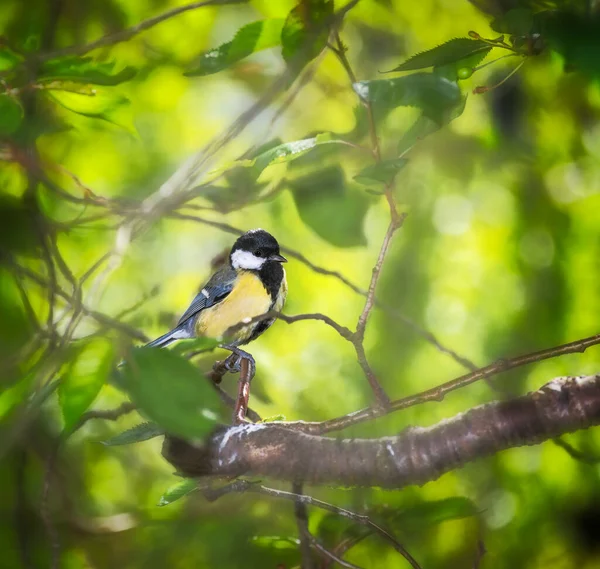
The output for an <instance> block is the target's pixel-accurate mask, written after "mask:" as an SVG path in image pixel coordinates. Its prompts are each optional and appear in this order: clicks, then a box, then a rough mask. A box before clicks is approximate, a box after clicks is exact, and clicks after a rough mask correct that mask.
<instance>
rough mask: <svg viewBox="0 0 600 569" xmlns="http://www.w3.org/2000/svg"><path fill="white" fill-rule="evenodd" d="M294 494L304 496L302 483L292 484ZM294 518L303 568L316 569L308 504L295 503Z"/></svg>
mask: <svg viewBox="0 0 600 569" xmlns="http://www.w3.org/2000/svg"><path fill="white" fill-rule="evenodd" d="M292 492H293V493H294V494H304V491H303V488H302V482H300V481H295V482H292ZM294 516H295V517H296V525H297V526H298V537H299V539H300V556H301V559H302V563H301V568H302V569H314V566H315V564H314V560H313V558H312V552H311V550H310V545H311V537H312V536H311V533H310V531H309V529H308V511H307V509H306V504H304V503H303V502H299V501H296V502H294Z"/></svg>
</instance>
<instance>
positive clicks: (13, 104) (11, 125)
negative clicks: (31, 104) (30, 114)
mask: <svg viewBox="0 0 600 569" xmlns="http://www.w3.org/2000/svg"><path fill="white" fill-rule="evenodd" d="M23 115H24V112H23V107H22V106H21V103H20V102H19V100H18V99H17V98H16V97H12V96H11V95H7V94H6V93H2V94H0V136H5V135H7V134H12V133H13V132H15V131H16V130H17V129H18V128H19V126H21V122H22V121H23Z"/></svg>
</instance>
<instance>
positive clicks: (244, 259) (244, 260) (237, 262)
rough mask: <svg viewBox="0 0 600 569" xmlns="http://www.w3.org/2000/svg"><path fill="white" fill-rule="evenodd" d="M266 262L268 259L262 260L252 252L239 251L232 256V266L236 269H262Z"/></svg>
mask: <svg viewBox="0 0 600 569" xmlns="http://www.w3.org/2000/svg"><path fill="white" fill-rule="evenodd" d="M265 261H266V259H261V258H260V257H257V256H256V255H254V254H253V253H250V251H244V250H243V249H238V250H237V251H234V252H233V254H232V255H231V264H232V266H233V268H234V269H246V270H255V269H260V268H261V267H262V266H263V264H264V262H265Z"/></svg>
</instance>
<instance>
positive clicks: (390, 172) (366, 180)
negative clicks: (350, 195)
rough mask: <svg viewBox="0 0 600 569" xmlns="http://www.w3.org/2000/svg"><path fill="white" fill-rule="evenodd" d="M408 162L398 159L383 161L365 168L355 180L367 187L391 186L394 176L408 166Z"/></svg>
mask: <svg viewBox="0 0 600 569" xmlns="http://www.w3.org/2000/svg"><path fill="white" fill-rule="evenodd" d="M407 163H408V160H406V159H404V158H396V159H394V160H382V161H381V162H377V163H376V164H371V165H369V166H367V167H366V168H363V169H362V170H361V171H360V172H359V173H358V174H356V176H354V179H355V180H356V181H357V182H359V183H361V184H365V185H373V184H389V183H390V182H391V181H392V179H393V178H394V176H395V175H396V174H397V173H398V172H399V171H400V170H402V168H404V166H406V164H407Z"/></svg>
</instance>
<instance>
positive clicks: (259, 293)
mask: <svg viewBox="0 0 600 569" xmlns="http://www.w3.org/2000/svg"><path fill="white" fill-rule="evenodd" d="M285 262H287V259H286V258H285V257H283V256H282V255H281V254H280V253H279V243H277V240H276V239H275V238H274V237H273V236H272V235H271V234H270V233H267V232H266V231H264V230H263V229H252V230H251V231H247V232H246V233H244V234H243V235H242V236H241V237H240V238H239V239H238V240H237V241H236V242H235V243H234V245H233V247H232V249H231V252H230V254H229V263H228V264H226V265H225V266H224V267H223V268H221V269H219V270H218V271H217V272H216V273H214V274H213V276H212V277H211V278H210V279H209V280H208V282H207V283H206V284H205V285H204V287H203V288H202V290H201V291H200V292H199V293H198V295H197V296H196V298H194V300H193V301H192V303H191V304H190V306H189V308H188V309H187V310H186V311H185V313H184V314H183V316H182V317H181V318H180V319H179V322H178V323H177V326H175V328H173V330H171V331H170V332H167V333H166V334H164V335H163V336H161V337H160V338H157V339H156V340H154V341H152V342H150V343H149V344H147V346H148V347H152V346H157V347H163V346H167V345H169V344H170V343H171V342H174V341H176V340H181V339H183V338H195V337H198V336H202V337H209V338H222V337H223V335H224V334H225V332H226V331H227V330H229V329H230V328H232V327H233V326H235V325H236V324H241V323H244V322H246V321H247V320H250V319H253V318H256V317H258V316H261V315H263V314H266V313H267V312H269V311H270V310H276V311H280V310H281V309H282V308H283V304H284V303H285V298H286V295H287V282H286V279H285V270H284V269H283V267H282V266H281V264H282V263H285ZM274 321H275V319H274V318H268V319H265V320H260V321H258V322H254V323H252V324H249V325H248V326H244V327H241V328H239V327H238V328H237V329H236V330H235V331H234V332H233V333H232V335H231V336H230V337H228V338H227V341H228V344H227V347H232V348H235V347H237V346H241V345H243V344H247V343H248V342H251V341H252V340H254V339H255V338H257V337H258V336H260V335H261V334H262V333H263V332H264V331H265V330H266V329H267V328H269V326H271V324H273V322H274Z"/></svg>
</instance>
